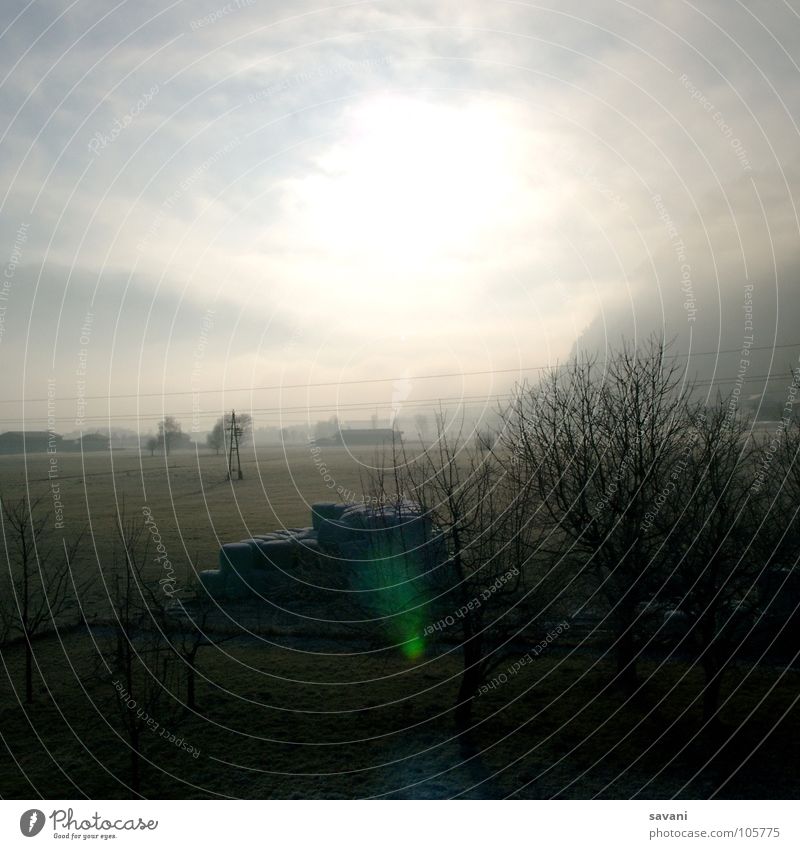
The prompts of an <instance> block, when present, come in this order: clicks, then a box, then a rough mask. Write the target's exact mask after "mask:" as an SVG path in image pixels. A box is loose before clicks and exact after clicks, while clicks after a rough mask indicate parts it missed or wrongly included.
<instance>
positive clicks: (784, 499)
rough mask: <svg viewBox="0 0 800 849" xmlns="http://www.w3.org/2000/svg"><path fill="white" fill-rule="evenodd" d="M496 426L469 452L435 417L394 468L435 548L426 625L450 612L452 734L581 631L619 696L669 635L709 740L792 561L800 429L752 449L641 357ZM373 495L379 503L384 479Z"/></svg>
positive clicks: (721, 404) (569, 374)
mask: <svg viewBox="0 0 800 849" xmlns="http://www.w3.org/2000/svg"><path fill="white" fill-rule="evenodd" d="M794 385H795V380H794V378H793V386H794ZM501 421H502V426H501V427H500V428H499V429H498V431H497V433H496V434H495V436H494V438H492V439H491V440H486V439H483V438H482V439H479V440H474V439H470V438H467V437H466V436H465V434H464V433H463V431H459V430H458V429H457V428H454V427H453V425H452V422H451V421H447V420H446V419H445V418H444V417H441V418H440V420H439V422H438V433H437V437H436V438H435V440H434V441H433V443H432V444H431V445H430V446H428V447H424V448H423V449H422V450H421V451H420V450H419V449H415V450H414V452H413V453H412V452H411V451H410V450H407V449H406V447H405V446H402V445H400V446H395V447H394V452H393V456H392V458H391V464H392V466H393V468H394V470H395V472H394V476H393V480H392V489H393V491H394V492H402V493H404V497H405V498H409V499H411V500H413V501H415V502H417V503H419V504H420V505H421V506H422V509H423V510H424V512H425V514H426V515H427V516H429V517H430V519H431V521H432V524H433V526H434V527H435V528H436V529H438V531H439V532H440V533H441V535H442V539H443V542H444V545H445V547H446V554H447V558H446V563H445V568H442V569H441V570H439V576H438V577H439V582H438V584H437V590H438V591H437V592H435V593H433V597H434V598H435V600H436V603H435V604H434V605H433V606H432V609H434V610H440V611H441V610H447V609H450V610H456V609H458V615H457V616H451V617H450V618H451V619H452V620H453V622H452V626H451V628H450V634H453V633H454V632H457V634H458V640H459V643H460V646H461V651H462V655H463V663H464V669H463V674H462V678H461V687H460V692H459V694H458V700H457V705H456V710H455V719H456V724H457V726H458V727H459V728H462V729H464V728H467V727H468V726H469V723H470V721H471V711H472V705H473V702H474V697H475V695H476V693H477V692H478V689H479V688H480V686H481V685H482V683H483V682H484V681H485V680H486V678H487V676H488V674H489V673H490V671H491V670H492V669H493V668H495V667H496V666H497V665H498V664H499V663H502V662H503V661H504V659H506V658H507V656H508V654H513V653H514V652H513V651H511V649H512V647H514V646H515V645H516V646H517V648H516V649H515V650H516V653H517V654H518V653H519V648H518V646H519V645H520V644H521V643H522V644H525V643H528V644H530V642H531V641H532V640H535V639H536V637H537V635H540V634H541V633H542V632H543V630H544V629H545V628H546V623H547V622H548V621H549V622H552V621H554V620H556V619H558V617H559V616H574V615H579V614H584V615H588V616H589V617H590V618H593V620H594V621H595V622H596V625H597V627H598V628H602V629H603V630H604V631H610V633H611V635H612V649H613V653H614V656H615V657H616V676H615V679H614V683H616V684H617V685H619V686H620V687H622V688H623V689H624V690H625V691H627V692H633V691H634V690H635V689H636V687H637V684H638V677H637V665H638V662H639V660H640V658H641V657H642V655H643V653H645V652H647V651H648V648H650V647H652V646H654V645H656V644H657V643H658V640H659V637H660V636H661V635H663V634H664V633H665V631H666V630H667V628H668V626H672V625H674V624H675V623H676V622H678V623H680V624H681V626H682V629H681V632H680V640H679V646H678V648H679V650H680V651H681V652H682V653H683V656H685V657H689V658H690V659H691V660H692V662H698V663H699V664H700V666H701V667H702V669H703V670H704V673H705V687H704V689H703V693H702V703H703V716H704V719H705V720H706V721H707V722H709V723H711V722H713V720H714V717H715V716H716V714H717V710H718V705H719V698H720V686H721V681H722V676H723V673H724V672H725V669H726V668H727V667H728V666H729V664H730V663H731V661H732V660H733V659H735V657H736V656H737V653H738V652H739V650H740V649H741V647H742V645H743V644H744V642H745V640H746V638H747V637H748V635H749V634H751V633H752V632H753V630H754V629H755V628H756V627H757V626H758V624H759V622H760V621H763V619H764V618H765V616H767V615H768V611H769V603H770V599H769V598H768V597H767V596H766V595H765V593H764V591H763V588H764V587H765V586H766V585H767V584H768V582H766V581H765V578H766V577H767V576H768V575H769V573H770V572H774V571H775V570H780V569H786V568H788V567H791V566H793V564H794V562H795V559H796V557H797V541H798V520H797V506H796V505H797V504H798V503H799V502H798V496H800V471H798V469H799V467H798V449H799V448H800V427H798V423H797V420H796V419H795V418H793V417H792V416H791V414H790V413H787V415H786V417H785V418H784V420H783V421H781V422H779V423H776V424H775V426H774V428H773V431H774V433H770V434H769V436H767V437H765V438H758V437H757V436H756V435H755V432H754V430H753V426H752V422H751V421H750V420H748V419H747V418H746V417H745V416H744V415H743V414H741V413H740V412H739V410H738V409H737V408H736V405H735V404H734V403H732V402H731V400H730V399H728V398H722V397H716V398H714V399H708V398H705V397H702V396H701V394H700V391H699V388H698V387H697V386H695V385H693V384H692V382H691V381H688V380H687V379H686V375H685V373H684V365H682V364H680V363H679V362H678V359H677V358H676V357H672V356H670V355H669V353H668V347H667V346H665V345H664V344H663V343H661V342H660V341H657V340H651V341H650V342H649V343H648V344H646V345H645V346H644V347H641V348H634V347H623V348H622V349H621V350H619V351H617V352H615V353H613V354H612V355H611V356H609V357H608V358H607V360H606V361H605V362H604V363H602V364H600V363H598V362H596V361H594V360H592V359H575V360H573V361H572V362H570V363H569V364H568V365H567V366H566V367H564V368H559V369H554V370H553V371H552V372H550V373H549V374H547V375H545V376H544V377H543V378H542V379H541V380H539V381H538V382H537V383H535V384H532V385H523V386H520V387H519V388H518V390H517V391H516V393H515V394H514V400H513V402H512V403H511V404H510V405H509V406H508V407H507V408H506V409H504V410H503V411H502V413H501ZM770 443H771V446H770ZM765 468H767V473H766V474H765V473H764V469H765ZM372 487H373V490H375V496H376V498H378V499H380V501H381V503H385V502H386V501H387V500H388V499H390V498H391V493H389V492H388V491H387V488H386V481H385V477H381V478H376V479H375V480H373V481H372ZM508 574H514V575H515V578H514V580H513V581H508V582H506V583H505V584H504V585H503V587H502V589H501V590H500V591H498V592H491V593H487V587H492V586H496V584H497V579H498V576H502V575H508ZM443 599H446V600H447V601H446V602H445V603H444V605H443V604H442V600H443ZM474 599H478V600H479V601H480V603H478V604H473V605H469V601H470V600H474ZM482 599H485V601H482ZM431 616H432V617H434V618H435V613H432V614H431Z"/></svg>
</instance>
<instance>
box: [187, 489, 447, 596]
mask: <svg viewBox="0 0 800 849" xmlns="http://www.w3.org/2000/svg"><path fill="white" fill-rule="evenodd" d="M311 518H312V522H313V524H312V526H311V527H309V528H288V529H285V530H278V531H273V532H271V533H267V534H260V535H256V536H254V537H252V538H251V539H246V540H242V541H241V542H235V543H228V544H226V545H223V546H222V548H221V549H220V552H219V569H216V570H209V571H206V572H202V573H201V574H200V580H201V582H202V583H203V585H204V587H205V588H206V590H207V591H208V592H209V594H210V595H212V596H214V597H215V598H233V599H236V598H238V599H241V598H248V597H251V596H262V597H265V598H275V597H276V595H284V594H286V593H294V594H297V593H306V594H307V593H308V592H309V591H310V590H313V589H317V590H320V591H324V590H330V591H334V592H335V591H336V590H337V589H340V588H343V587H355V588H358V589H380V588H381V587H382V586H384V585H385V583H386V581H387V577H386V575H387V573H391V574H392V575H395V574H396V575H398V576H399V575H406V576H407V577H408V578H410V579H413V578H415V577H417V576H421V575H425V574H427V573H429V572H431V571H434V568H433V567H435V566H436V565H437V564H441V562H442V561H443V558H444V553H443V549H442V545H441V537H440V536H439V535H437V534H435V533H433V532H432V529H431V526H430V522H429V520H428V519H427V517H425V516H423V515H422V513H421V511H420V510H419V507H418V506H417V505H414V504H411V503H409V502H404V503H402V504H399V505H398V504H394V505H391V506H386V507H383V506H381V507H369V506H366V505H363V504H334V503H318V504H314V505H312V508H311Z"/></svg>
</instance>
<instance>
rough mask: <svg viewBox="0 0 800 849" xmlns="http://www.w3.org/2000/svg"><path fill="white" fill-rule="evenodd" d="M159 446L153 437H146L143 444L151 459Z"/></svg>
mask: <svg viewBox="0 0 800 849" xmlns="http://www.w3.org/2000/svg"><path fill="white" fill-rule="evenodd" d="M159 445H160V443H159V441H158V439H157V438H156V437H155V436H150V437H148V439H147V442H145V446H146V447H147V450H148V451H149V452H150V456H151V457H152V456H153V455H154V454H155V453H156V449H157V448H158V446H159Z"/></svg>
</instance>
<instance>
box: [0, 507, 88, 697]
mask: <svg viewBox="0 0 800 849" xmlns="http://www.w3.org/2000/svg"><path fill="white" fill-rule="evenodd" d="M0 501H1V502H2V510H0V522H2V530H3V544H4V549H5V554H6V562H7V568H8V576H9V577H8V587H7V589H8V591H9V596H7V597H4V598H3V599H0V607H2V608H4V610H3V613H2V616H0V618H1V619H2V625H3V628H4V630H5V631H6V638H7V639H8V638H10V636H11V634H13V633H14V632H16V633H17V634H19V635H20V636H21V638H22V641H23V643H24V646H25V701H26V702H27V703H28V704H30V703H31V702H33V666H34V652H33V640H34V639H35V638H36V637H37V636H38V635H40V634H41V633H43V632H44V631H46V630H48V629H50V628H55V627H57V625H58V623H59V620H60V619H61V618H62V617H63V616H64V615H65V614H66V613H67V612H68V611H72V610H75V609H79V606H78V596H79V594H80V592H81V591H82V589H83V588H85V586H86V584H85V581H75V579H74V575H73V573H72V568H71V564H72V562H73V561H74V559H75V557H76V555H77V553H78V551H79V549H80V546H81V542H82V538H83V532H80V533H78V534H77V535H76V536H75V537H73V538H72V539H71V540H70V541H67V540H66V538H64V537H63V536H61V535H59V534H56V533H54V525H53V521H52V517H51V515H50V514H49V513H47V512H45V511H44V510H43V502H44V497H43V496H40V497H39V498H36V499H34V500H33V501H29V500H28V498H27V497H25V496H23V497H22V498H20V499H19V500H17V501H7V500H6V499H4V498H3V499H0Z"/></svg>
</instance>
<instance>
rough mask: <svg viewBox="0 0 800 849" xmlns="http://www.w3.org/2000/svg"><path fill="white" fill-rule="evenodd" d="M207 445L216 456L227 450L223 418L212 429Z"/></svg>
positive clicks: (207, 438)
mask: <svg viewBox="0 0 800 849" xmlns="http://www.w3.org/2000/svg"><path fill="white" fill-rule="evenodd" d="M206 445H207V446H208V447H209V448H211V449H213V450H214V452H215V453H216V454H219V452H220V451H222V449H223V448H225V427H224V424H223V421H222V418H219V419H217V421H216V422H215V423H214V427H213V428H211V431H210V432H209V434H208V436H207V437H206Z"/></svg>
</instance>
